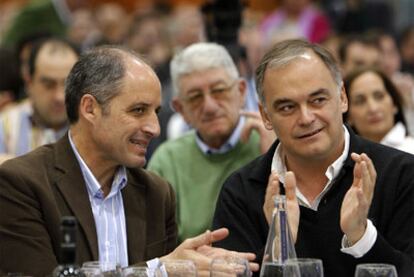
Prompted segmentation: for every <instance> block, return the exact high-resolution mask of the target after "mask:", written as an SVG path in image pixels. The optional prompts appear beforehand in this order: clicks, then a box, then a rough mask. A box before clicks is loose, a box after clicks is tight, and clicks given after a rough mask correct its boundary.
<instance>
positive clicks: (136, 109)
mask: <svg viewBox="0 0 414 277" xmlns="http://www.w3.org/2000/svg"><path fill="white" fill-rule="evenodd" d="M134 112H135V113H144V112H145V108H142V107H139V108H135V109H134Z"/></svg>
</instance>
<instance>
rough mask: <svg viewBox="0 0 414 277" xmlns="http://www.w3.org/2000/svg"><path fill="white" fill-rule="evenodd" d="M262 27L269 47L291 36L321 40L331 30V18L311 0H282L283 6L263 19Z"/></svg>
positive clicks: (264, 38) (313, 40) (312, 40)
mask: <svg viewBox="0 0 414 277" xmlns="http://www.w3.org/2000/svg"><path fill="white" fill-rule="evenodd" d="M260 29H261V32H262V34H263V40H264V41H265V45H266V47H267V48H269V47H271V45H273V44H274V43H276V42H278V41H281V40H284V39H290V38H306V39H308V40H309V41H311V42H321V41H322V40H323V39H324V38H326V37H327V36H328V35H329V33H330V31H331V27H330V22H329V19H328V18H327V17H326V16H325V15H324V14H323V11H321V10H319V9H318V8H317V7H316V6H315V5H314V4H313V3H312V1H311V0H282V1H281V6H280V7H279V8H277V9H276V10H275V11H274V12H273V13H271V14H270V15H268V16H267V17H266V18H265V19H264V20H263V22H262V24H261V28H260Z"/></svg>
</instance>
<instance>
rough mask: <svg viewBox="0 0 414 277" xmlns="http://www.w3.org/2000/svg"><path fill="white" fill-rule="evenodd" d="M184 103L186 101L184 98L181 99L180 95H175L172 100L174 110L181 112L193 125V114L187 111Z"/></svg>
mask: <svg viewBox="0 0 414 277" xmlns="http://www.w3.org/2000/svg"><path fill="white" fill-rule="evenodd" d="M184 105H185V103H183V102H182V100H180V99H179V98H178V97H174V98H173V99H172V100H171V107H172V108H173V110H174V111H176V112H177V113H179V114H180V115H181V116H182V117H183V119H184V121H185V122H186V123H187V124H188V125H191V119H190V117H191V115H189V114H188V111H186V109H185V108H184Z"/></svg>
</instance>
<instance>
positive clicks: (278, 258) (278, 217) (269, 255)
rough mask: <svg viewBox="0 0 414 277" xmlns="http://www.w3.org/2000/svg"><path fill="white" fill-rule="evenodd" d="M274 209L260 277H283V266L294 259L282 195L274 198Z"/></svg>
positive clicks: (294, 254)
mask: <svg viewBox="0 0 414 277" xmlns="http://www.w3.org/2000/svg"><path fill="white" fill-rule="evenodd" d="M274 203H275V208H274V210H273V215H272V222H271V224H270V226H269V233H268V235H267V241H266V246H265V251H264V255H263V261H262V267H261V270H260V277H273V276H283V264H284V263H285V262H286V260H288V259H294V258H296V251H295V244H294V242H293V239H292V234H291V232H290V229H289V223H288V216H287V211H286V198H285V196H284V195H277V196H275V197H274Z"/></svg>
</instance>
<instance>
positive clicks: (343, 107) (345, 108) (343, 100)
mask: <svg viewBox="0 0 414 277" xmlns="http://www.w3.org/2000/svg"><path fill="white" fill-rule="evenodd" d="M340 97H341V112H342V113H345V112H347V111H348V97H347V96H346V92H345V87H344V85H342V88H341V95H340Z"/></svg>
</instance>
